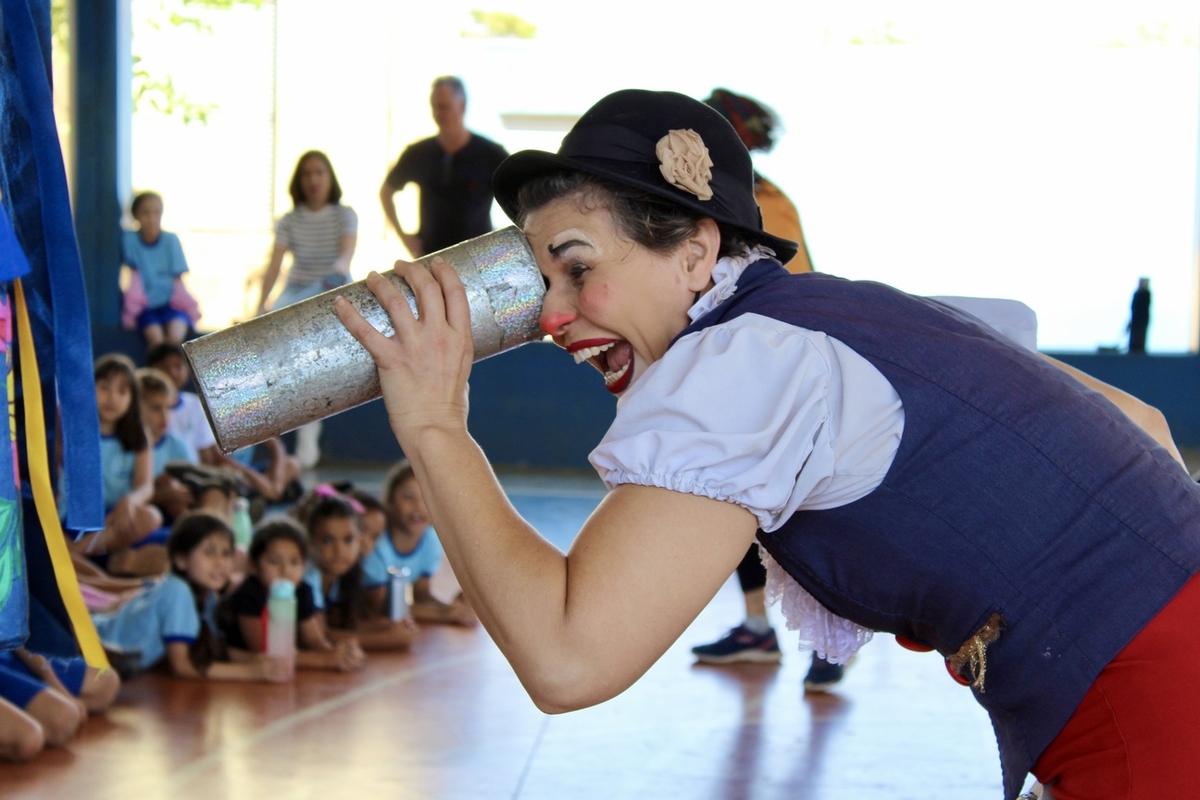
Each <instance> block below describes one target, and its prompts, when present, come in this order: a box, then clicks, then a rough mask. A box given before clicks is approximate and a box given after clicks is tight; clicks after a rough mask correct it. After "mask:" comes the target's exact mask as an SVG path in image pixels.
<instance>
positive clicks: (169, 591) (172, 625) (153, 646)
mask: <svg viewBox="0 0 1200 800" xmlns="http://www.w3.org/2000/svg"><path fill="white" fill-rule="evenodd" d="M216 604H217V597H216V595H215V594H214V593H212V592H209V595H208V599H207V601H206V602H205V610H204V616H205V619H206V620H208V622H209V625H210V627H213V629H214V630H215V626H213V619H214V617H215V611H216ZM92 619H93V621H95V623H96V633H98V634H99V636H100V641H101V642H103V643H104V645H105V646H107V647H112V648H116V649H120V650H124V651H127V652H137V653H139V654H140V656H139V658H138V668H139V669H147V668H149V667H152V666H154V665H155V664H157V663H158V662H159V661H161V660H162V659H163V658H164V657H165V656H166V654H167V645H168V644H170V643H171V642H183V643H185V644H187V645H191V644H192V643H193V642H195V641H196V639H197V638H198V637H199V636H200V612H199V611H198V610H197V609H196V599H195V597H194V596H193V595H192V589H191V587H190V586H188V583H187V581H185V580H184V579H183V578H180V577H179V576H178V575H173V574H172V575H167V577H165V578H163V579H162V580H161V581H160V582H159V583H156V584H154V585H153V586H151V587H150V588H148V589H146V591H144V592H142V593H141V594H139V595H138V596H137V597H135V598H133V599H132V600H130V601H129V602H128V603H126V604H125V605H123V606H121V607H120V608H119V609H117V610H116V611H107V612H101V613H97V614H94V615H93V616H92Z"/></svg>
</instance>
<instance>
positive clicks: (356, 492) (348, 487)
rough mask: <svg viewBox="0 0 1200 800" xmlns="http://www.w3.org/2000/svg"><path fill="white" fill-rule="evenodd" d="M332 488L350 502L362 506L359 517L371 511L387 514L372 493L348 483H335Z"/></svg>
mask: <svg viewBox="0 0 1200 800" xmlns="http://www.w3.org/2000/svg"><path fill="white" fill-rule="evenodd" d="M333 488H334V489H337V490H338V491H339V492H341V493H342V494H344V495H345V496H346V497H349V498H350V499H351V500H353V501H354V502H356V503H358V504H359V505H360V506H362V511H361V512H360V516H361V515H362V514H366V513H369V512H371V511H378V512H380V513H381V514H386V513H387V510H386V509H385V508H384V507H383V501H382V500H380V499H379V498H378V497H376V496H375V495H374V494H373V493H372V492H368V491H367V490H366V489H359V488H358V487H356V486H355V485H354V484H353V483H351V482H350V481H335V482H334V483H333Z"/></svg>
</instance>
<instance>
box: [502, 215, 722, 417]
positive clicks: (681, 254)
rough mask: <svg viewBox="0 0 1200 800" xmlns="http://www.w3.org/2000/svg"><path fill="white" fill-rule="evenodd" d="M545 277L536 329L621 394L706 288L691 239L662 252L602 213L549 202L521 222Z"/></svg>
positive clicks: (679, 327)
mask: <svg viewBox="0 0 1200 800" xmlns="http://www.w3.org/2000/svg"><path fill="white" fill-rule="evenodd" d="M525 236H526V237H527V238H528V239H529V244H530V246H531V247H532V248H533V252H534V255H535V257H536V258H537V262H538V267H539V269H541V272H542V275H544V276H545V278H546V284H547V289H546V298H545V300H544V302H543V306H542V315H541V327H542V330H543V331H545V332H546V333H547V334H548V335H550V336H551V337H553V338H554V341H555V343H556V344H558V345H559V346H560V347H564V348H566V350H567V351H568V352H570V353H572V354H573V355H574V356H575V361H576V363H583V362H585V361H586V362H588V363H590V364H591V365H592V366H594V367H595V368H596V369H598V370H599V371H600V372H601V373H602V374H603V375H604V380H605V385H606V386H607V388H608V390H609V391H610V392H612V393H613V394H618V395H619V394H621V393H622V392H623V391H625V389H627V388H628V387H629V386H630V384H631V383H632V382H633V381H634V380H636V379H637V377H638V376H639V375H640V374H641V373H642V372H644V371H645V369H646V368H647V367H649V366H650V365H651V364H653V363H654V362H655V361H657V360H658V359H660V358H662V356H663V354H664V353H666V351H667V348H668V347H669V346H670V343H671V340H672V339H674V338H675V336H677V335H678V334H679V333H680V332H681V331H683V329H684V328H686V327H687V325H688V322H689V319H688V316H687V310H688V309H689V308H690V307H691V306H692V304H693V303H694V302H695V297H696V292H697V291H700V290H701V289H703V288H705V287H706V286H707V284H708V274H709V272H710V271H711V265H708V269H707V271H705V270H703V269H701V270H697V269H695V268H694V267H695V266H696V264H695V262H696V249H695V248H694V247H693V246H692V244H691V243H690V241H689V242H685V243H684V244H682V245H680V247H679V248H677V249H676V250H675V251H673V252H671V253H668V254H662V253H656V252H653V251H651V250H648V249H646V248H645V247H642V246H641V245H639V244H636V243H634V242H631V241H629V240H628V239H626V238H624V237H623V236H622V235H621V234H620V232H619V231H618V230H617V228H616V226H615V224H614V221H613V218H612V215H611V214H610V213H609V211H608V210H607V209H606V208H603V207H596V208H584V207H583V206H582V204H581V203H580V202H579V199H578V197H576V196H568V197H565V198H560V199H558V200H555V201H553V202H551V203H549V204H547V205H546V206H544V207H542V208H539V209H538V210H537V211H534V212H532V213H530V214H529V215H528V216H527V217H526V220H525Z"/></svg>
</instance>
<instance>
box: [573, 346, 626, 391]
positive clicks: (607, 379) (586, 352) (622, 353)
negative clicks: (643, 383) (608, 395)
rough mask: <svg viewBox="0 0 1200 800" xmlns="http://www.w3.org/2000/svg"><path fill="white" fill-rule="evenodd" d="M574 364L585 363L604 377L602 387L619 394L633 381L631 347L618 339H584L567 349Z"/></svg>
mask: <svg viewBox="0 0 1200 800" xmlns="http://www.w3.org/2000/svg"><path fill="white" fill-rule="evenodd" d="M567 352H569V353H570V354H571V355H572V356H573V357H574V358H575V363H576V364H582V363H583V362H585V361H587V362H588V363H590V364H591V365H592V366H593V367H595V368H596V369H597V370H599V371H600V374H601V375H603V376H604V387H605V388H606V389H608V391H610V392H612V393H613V394H620V393H621V392H623V391H625V389H626V388H627V387H628V386H629V382H630V381H631V380H633V347H632V346H631V345H630V344H629V342H626V341H622V340H620V339H585V340H584V341H581V342H575V343H574V344H572V345H570V346H569V347H568V348H567Z"/></svg>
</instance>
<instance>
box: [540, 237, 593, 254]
mask: <svg viewBox="0 0 1200 800" xmlns="http://www.w3.org/2000/svg"><path fill="white" fill-rule="evenodd" d="M589 246H590V245H588V243H587V242H585V241H584V240H582V239H568V240H567V241H565V242H563V243H562V244H558V245H547V246H546V249H547V250H548V251H550V255H551V256H553V257H554V258H558V257H559V253H561V252H562V251H563V250H569V249H570V248H572V247H589Z"/></svg>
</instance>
